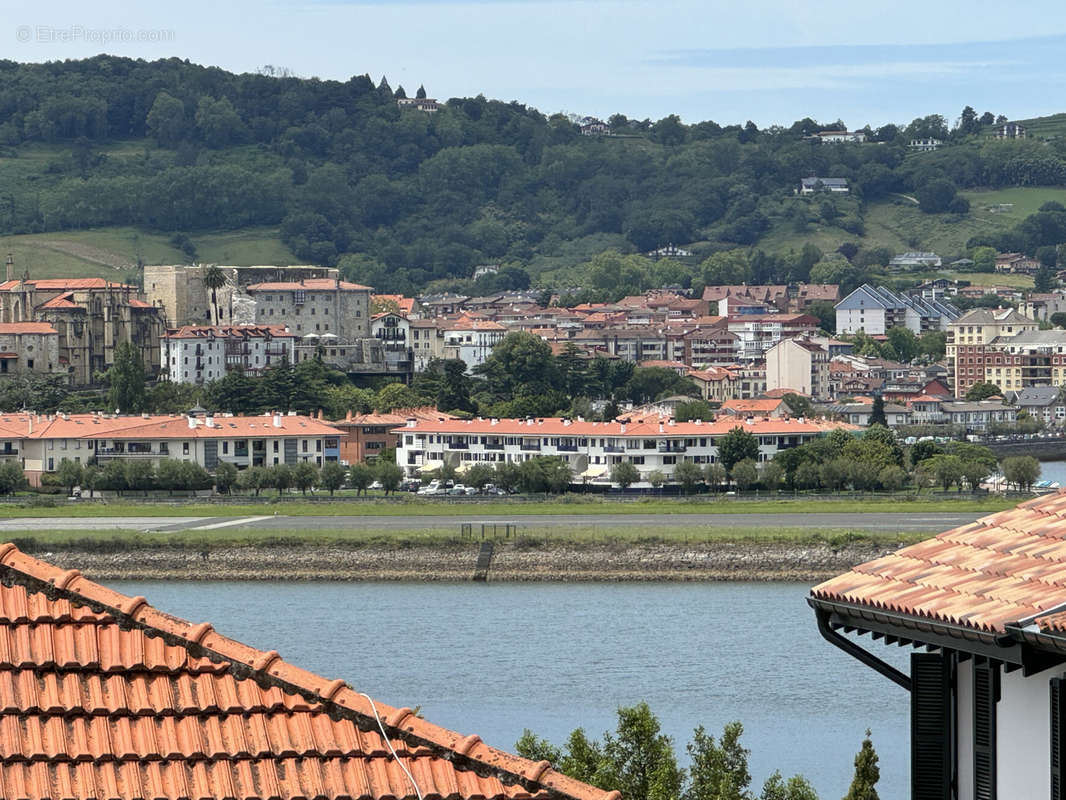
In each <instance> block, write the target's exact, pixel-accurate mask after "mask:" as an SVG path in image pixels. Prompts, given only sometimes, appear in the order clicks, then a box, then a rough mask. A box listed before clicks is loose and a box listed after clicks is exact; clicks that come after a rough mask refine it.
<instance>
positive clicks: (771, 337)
mask: <svg viewBox="0 0 1066 800" xmlns="http://www.w3.org/2000/svg"><path fill="white" fill-rule="evenodd" d="M818 324H819V323H818V319H817V317H812V316H811V315H810V314H741V315H740V316H738V317H730V318H729V320H728V322H727V323H726V327H727V329H728V330H729V332H730V333H732V334H734V335H736V337H737V341H736V356H737V359H738V360H740V361H759V360H762V358H763V357H764V356H765V354H766V351H767V350H769V349H770V348H771V347H773V346H774V345H776V344H778V343H779V342H781V341H782V340H783V339H793V338H795V337H797V336H813V335H815V334H816V333H818Z"/></svg>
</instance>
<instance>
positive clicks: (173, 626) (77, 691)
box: [0, 543, 621, 800]
mask: <svg viewBox="0 0 1066 800" xmlns="http://www.w3.org/2000/svg"><path fill="white" fill-rule="evenodd" d="M204 557H205V558H206V554H205V556H204ZM0 571H2V574H3V582H2V583H0V608H2V609H4V613H3V614H2V615H0V640H2V641H3V642H5V643H7V649H6V650H5V659H6V660H5V662H4V669H3V675H2V683H3V685H4V686H5V687H6V688H5V690H4V691H5V694H4V703H3V706H2V707H0V730H2V731H3V737H2V738H3V746H4V754H3V759H2V769H0V796H2V797H4V798H9V800H15V799H16V798H27V799H28V798H34V800H59V798H65V799H66V800H90V799H94V800H95V799H99V800H104V799H106V800H142V799H145V798H152V800H190V799H191V798H195V799H196V800H232V799H233V798H241V800H310V799H311V798H314V800H327V799H329V800H341V799H344V800H350V799H351V798H359V800H398V799H399V798H416V797H422V798H448V800H620V797H621V795H620V794H619V793H618V792H616V791H615V792H605V791H602V790H600V789H596V788H594V787H592V786H590V785H588V784H584V783H580V782H579V781H577V780H574V779H573V778H570V777H567V776H566V775H563V774H562V773H560V772H558V771H556V770H555V769H554V768H553V767H552V766H551V765H549V764H548V762H547V761H541V762H539V763H534V762H533V761H529V760H527V759H524V758H520V757H519V756H516V755H512V754H510V753H505V752H503V751H501V750H497V749H496V748H494V747H490V746H489V745H487V744H485V743H484V742H482V741H481V739H480V737H478V736H476V735H464V734H462V733H458V732H456V731H452V730H447V729H445V728H442V727H440V726H438V725H435V724H433V723H431V722H429V721H427V720H426V719H424V718H423V716H422V715H421V714H419V713H418V712H417V711H413V710H411V708H396V707H393V706H390V705H388V704H386V703H383V702H380V701H378V700H375V699H373V698H371V697H370V696H369V695H368V694H365V693H364V692H362V691H361V690H360V689H359V688H355V689H353V688H351V687H350V686H349V684H348V683H346V682H345V681H344V680H343V679H339V678H338V679H332V678H326V677H322V676H321V675H316V674H314V673H312V672H309V671H308V670H307V669H304V668H302V667H300V666H297V664H296V663H293V662H290V661H287V660H285V659H283V658H282V657H281V656H280V655H278V651H277V650H269V651H264V650H258V649H256V648H255V647H251V646H250V645H248V644H244V643H242V642H238V641H236V640H234V639H231V638H229V637H228V636H225V635H223V634H222V633H220V632H219V631H217V630H215V628H214V626H213V625H212V624H211V623H210V622H198V623H192V622H189V621H187V620H184V619H182V618H180V617H177V616H174V615H173V614H170V613H167V612H165V611H163V610H160V609H157V608H155V607H153V606H152V605H150V604H149V603H148V601H147V600H146V599H145V598H144V597H143V596H137V597H130V596H127V595H124V594H122V593H120V592H117V591H115V590H113V589H110V588H108V587H105V586H102V585H100V584H98V583H95V582H93V581H91V580H89V579H88V578H86V577H85V576H84V575H82V574H81V573H80V572H79V571H78V569H76V568H70V565H69V564H65V565H63V566H55V565H53V564H49V563H46V562H44V561H40V560H38V559H36V558H34V557H32V556H29V555H27V554H25V553H23V552H21V551H20V550H19V549H18V548H17V547H16V546H15V545H14V544H10V543H9V544H4V545H0ZM232 591H233V594H232V597H233V602H235V603H238V604H240V603H243V602H244V600H243V599H242V594H243V593H244V592H245V591H246V590H245V589H242V588H240V587H239V586H235V587H234V588H233V590H232ZM278 602H284V601H278V600H275V599H274V598H268V599H267V600H266V605H265V606H264V613H266V614H267V615H270V608H271V605H272V604H276V603H278ZM285 618H286V615H284V614H277V615H276V616H272V617H271V619H269V620H266V625H265V629H268V630H271V631H277V630H278V629H279V626H282V625H284V624H286V623H285V622H284V620H285ZM293 624H299V621H298V620H297V621H294V623H293ZM293 633H294V632H292V631H289V632H288V634H289V635H292V634H293ZM275 635H277V636H279V637H281V636H282V634H281V633H280V632H279V633H276V634H275ZM303 636H304V638H306V632H304V633H303ZM265 644H266V645H267V646H269V642H267V643H265ZM330 646H331V643H329V642H322V643H319V644H318V645H316V650H318V651H321V650H323V649H324V650H327V651H328V650H329V648H330ZM332 647H333V648H334V650H336V644H335V643H332ZM337 655H338V657H339V658H341V660H343V654H341V653H338V654H337ZM351 677H352V679H353V680H355V679H356V678H357V679H358V680H359V681H361V682H367V683H372V682H373V678H372V677H371V676H368V675H367V674H365V673H364V674H362V675H359V676H354V675H353V676H351ZM412 705H414V701H413V700H412Z"/></svg>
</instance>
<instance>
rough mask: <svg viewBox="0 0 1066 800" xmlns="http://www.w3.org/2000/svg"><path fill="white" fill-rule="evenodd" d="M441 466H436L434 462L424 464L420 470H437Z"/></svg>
mask: <svg viewBox="0 0 1066 800" xmlns="http://www.w3.org/2000/svg"><path fill="white" fill-rule="evenodd" d="M438 469H440V467H435V466H433V465H432V464H423V465H422V466H421V467H419V468H418V471H419V472H436V471H437V470H438Z"/></svg>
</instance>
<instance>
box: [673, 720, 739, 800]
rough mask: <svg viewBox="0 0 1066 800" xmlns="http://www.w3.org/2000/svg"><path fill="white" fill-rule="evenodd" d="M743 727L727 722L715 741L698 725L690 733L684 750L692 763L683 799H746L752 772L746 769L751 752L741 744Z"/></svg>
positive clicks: (736, 723)
mask: <svg viewBox="0 0 1066 800" xmlns="http://www.w3.org/2000/svg"><path fill="white" fill-rule="evenodd" d="M743 732H744V726H743V725H741V724H740V723H739V722H730V723H728V724H727V725H726V726H725V729H724V730H723V731H722V737H721V739H720V740H719V741H715V738H714V736H711V735H709V734H708V733H707V732H706V731H705V730H704V728H703V726H702V725H700V726H699V727H698V728H696V730H695V731H694V732H693V734H692V741H691V742H689V744H688V746H687V747H686V750H687V751H688V755H689V759H690V761H691V762H692V766H691V767H690V768H689V786H688V788H687V790H686V791H685V793H684V794H683V795H682V798H683V800H749V798H751V792H749V790H748V787H749V786H750V785H751V773H750V772H749V771H748V756H749V755H750V751H749V750H747V749H746V748H745V747H743V746H741V744H740V736H741V734H743Z"/></svg>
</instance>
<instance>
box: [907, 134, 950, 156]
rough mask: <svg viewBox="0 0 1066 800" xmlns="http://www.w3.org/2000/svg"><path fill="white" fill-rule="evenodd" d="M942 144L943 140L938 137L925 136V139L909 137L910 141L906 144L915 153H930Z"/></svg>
mask: <svg viewBox="0 0 1066 800" xmlns="http://www.w3.org/2000/svg"><path fill="white" fill-rule="evenodd" d="M943 144H944V142H943V141H942V140H940V139H932V138H928V137H927V138H925V139H911V140H910V143H908V145H907V148H908V149H909V150H913V151H915V152H917V153H931V152H933V151H934V150H939V149H940V147H941V146H942V145H943Z"/></svg>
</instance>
